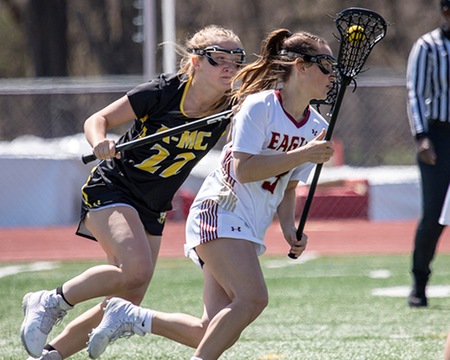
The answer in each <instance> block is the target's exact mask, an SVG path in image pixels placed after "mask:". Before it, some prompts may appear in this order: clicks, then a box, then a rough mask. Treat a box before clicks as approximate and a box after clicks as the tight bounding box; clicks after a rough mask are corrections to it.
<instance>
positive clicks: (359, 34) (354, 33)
mask: <svg viewBox="0 0 450 360" xmlns="http://www.w3.org/2000/svg"><path fill="white" fill-rule="evenodd" d="M347 36H348V41H350V42H351V43H359V42H360V41H362V40H364V39H365V38H366V34H364V28H363V27H362V26H360V25H352V26H350V27H349V28H348V30H347Z"/></svg>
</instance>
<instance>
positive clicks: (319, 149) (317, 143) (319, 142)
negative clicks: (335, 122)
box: [301, 129, 334, 164]
mask: <svg viewBox="0 0 450 360" xmlns="http://www.w3.org/2000/svg"><path fill="white" fill-rule="evenodd" d="M325 135H326V130H325V129H322V131H321V132H320V134H319V136H317V137H316V138H315V139H314V140H312V141H310V142H309V143H308V144H306V145H305V146H304V147H302V148H301V149H302V151H303V152H304V154H305V156H306V157H307V159H308V161H309V162H312V163H314V164H323V163H325V162H327V161H328V160H330V159H331V157H332V156H333V153H334V148H333V142H332V141H330V140H328V141H327V140H323V139H324V138H325Z"/></svg>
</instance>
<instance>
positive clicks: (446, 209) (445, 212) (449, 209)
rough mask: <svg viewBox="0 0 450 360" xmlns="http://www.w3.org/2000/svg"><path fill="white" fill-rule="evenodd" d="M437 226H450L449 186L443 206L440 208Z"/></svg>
mask: <svg viewBox="0 0 450 360" xmlns="http://www.w3.org/2000/svg"><path fill="white" fill-rule="evenodd" d="M439 224H441V225H450V185H449V187H448V190H447V196H446V197H445V201H444V206H442V210H441V216H440V218H439Z"/></svg>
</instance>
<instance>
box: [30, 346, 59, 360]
mask: <svg viewBox="0 0 450 360" xmlns="http://www.w3.org/2000/svg"><path fill="white" fill-rule="evenodd" d="M27 360H63V358H62V356H61V354H60V353H59V352H58V351H56V350H50V351H48V350H45V349H44V351H43V352H42V355H41V356H40V357H38V358H37V359H36V358H34V357H29V358H28V359H27Z"/></svg>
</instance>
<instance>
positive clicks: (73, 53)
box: [0, 0, 442, 78]
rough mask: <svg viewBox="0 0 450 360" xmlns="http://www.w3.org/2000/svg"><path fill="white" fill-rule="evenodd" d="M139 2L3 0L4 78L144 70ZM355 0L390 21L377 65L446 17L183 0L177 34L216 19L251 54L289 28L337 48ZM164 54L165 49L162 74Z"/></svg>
mask: <svg viewBox="0 0 450 360" xmlns="http://www.w3.org/2000/svg"><path fill="white" fill-rule="evenodd" d="M138 1H139V0H135V1H127V0H95V1H91V0H77V1H67V0H45V1H42V0H0V34H1V39H2V46H1V47H0V77H3V78H14V77H35V76H37V77H41V76H93V75H122V74H135V75H136V74H142V71H143V70H142V67H143V66H142V44H141V43H138V42H135V41H133V38H134V35H135V34H136V32H137V31H138V28H137V26H136V24H135V19H136V17H137V16H138V6H137V2H138ZM143 1H146V0H143ZM160 1H164V0H156V18H157V22H158V23H157V24H156V27H157V34H158V39H157V41H158V43H159V42H161V41H162V39H161V35H160V34H161V32H162V31H161V27H162V26H161V16H160V13H161V12H160V4H161V3H160ZM353 6H356V7H364V8H368V9H371V10H374V11H377V12H378V13H380V14H381V15H382V16H383V17H384V18H385V19H386V20H387V21H388V23H389V25H390V26H389V28H388V35H387V37H386V39H385V40H383V42H382V43H380V45H378V46H377V51H376V52H374V53H373V55H371V57H370V58H369V61H370V62H369V63H368V65H369V66H372V67H382V68H392V69H399V70H404V68H405V66H406V60H407V56H408V54H409V51H410V48H411V46H412V43H413V42H414V41H415V39H416V38H417V37H418V36H420V35H421V34H423V33H425V32H427V31H429V30H431V29H432V28H434V27H436V26H438V25H439V24H440V23H441V22H442V17H441V16H440V15H439V8H438V0H433V1H431V2H430V0H414V1H410V2H408V4H405V2H402V1H399V0H393V1H376V2H375V1H372V0H352V1H350V0H340V1H336V0H315V1H311V0H275V1H273V0H247V1H241V0H227V1H223V0H205V1H198V0H183V1H177V2H176V31H177V33H176V37H177V40H179V41H181V42H182V41H184V39H185V38H187V37H188V36H189V35H190V34H192V33H193V32H195V31H196V30H197V29H199V28H200V27H202V26H205V25H208V24H213V23H214V24H218V25H222V26H226V27H231V28H232V29H234V30H235V31H236V33H237V34H239V36H240V37H241V38H242V41H243V43H244V45H245V48H246V50H247V53H248V54H250V58H249V60H252V54H254V53H258V52H259V47H260V41H261V39H262V38H263V37H264V36H265V35H266V34H267V33H268V32H270V31H271V30H273V29H275V28H279V27H285V28H288V29H290V30H292V31H297V30H307V31H310V32H313V33H316V34H318V35H321V36H324V37H325V38H326V39H327V40H328V41H329V42H330V44H331V45H332V47H333V49H334V51H335V52H336V51H337V46H338V45H337V41H335V39H334V38H333V33H334V32H335V31H336V28H335V26H334V23H333V21H332V17H333V16H334V15H335V14H336V13H338V12H339V11H341V10H342V9H344V8H347V7H353ZM161 56H162V55H161V52H160V51H158V53H157V61H156V63H157V64H158V68H157V69H156V70H157V72H160V71H161V68H160V67H161Z"/></svg>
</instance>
